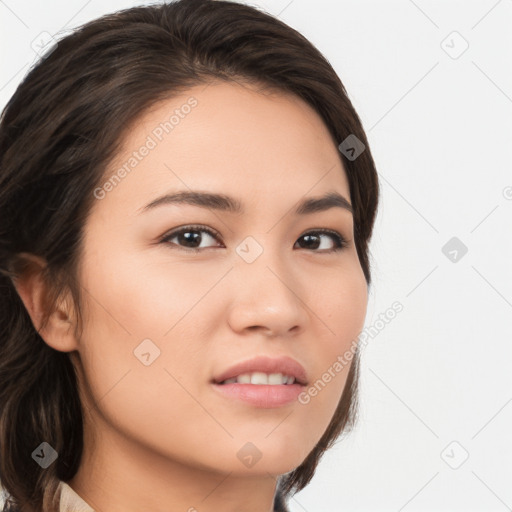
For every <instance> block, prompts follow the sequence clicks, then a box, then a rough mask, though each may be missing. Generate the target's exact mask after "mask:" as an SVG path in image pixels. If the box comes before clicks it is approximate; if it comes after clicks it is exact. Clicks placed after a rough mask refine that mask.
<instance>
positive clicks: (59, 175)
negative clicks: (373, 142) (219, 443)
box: [0, 0, 379, 511]
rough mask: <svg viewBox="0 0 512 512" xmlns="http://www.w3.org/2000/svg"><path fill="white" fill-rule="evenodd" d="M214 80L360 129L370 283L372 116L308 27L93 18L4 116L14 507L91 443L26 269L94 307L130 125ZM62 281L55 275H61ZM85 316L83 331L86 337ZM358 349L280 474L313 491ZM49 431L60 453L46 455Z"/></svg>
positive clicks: (4, 264)
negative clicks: (107, 197) (108, 183)
mask: <svg viewBox="0 0 512 512" xmlns="http://www.w3.org/2000/svg"><path fill="white" fill-rule="evenodd" d="M214 80H226V81H229V80H242V81H248V82H253V83H258V84H264V85H265V86H266V87H269V88H273V89H277V90H280V91H285V92H289V93H293V94H295V95H296V96H298V97H300V98H302V99H303V100H304V101H306V102H307V103H308V104H310V105H311V106H312V107H313V108H314V109H315V110H316V112H318V114H319V115H320V116H321V118H322V119H323V120H324V122H325V124H326V126H327V127H328V129H329V132H330V133H331V135H332V137H333V139H334V140H335V141H337V142H338V144H339V143H341V142H342V141H344V140H345V139H346V138H347V137H348V136H349V135H353V136H355V137H357V139H359V140H360V141H361V142H362V143H363V144H364V145H365V150H364V151H363V152H362V153H361V154H360V155H359V156H358V157H357V158H355V159H354V158H348V157H347V156H346V155H344V154H343V153H342V152H341V151H340V158H341V159H342V161H343V165H344V167H345V169H346V172H347V177H348V181H349V186H350V196H351V201H352V205H353V216H354V235H355V244H356V248H357V253H358V256H359V260H360V263H361V266H362V269H363V271H364V275H365V277H366V281H367V283H368V285H369V284H370V269H369V259H368V242H369V240H370V237H371V233H372V229H373V224H374V219H375V215H376V211H377V205H378V196H379V185H378V177H377V172H376V169H375V164H374V161H373V159H372V156H371V153H370V149H369V146H368V141H367V139H366V135H365V133H364V131H363V127H362V125H361V121H360V119H359V117H358V115H357V113H356V111H355V110H354V108H353V106H352V104H351V102H350V100H349V98H348V96H347V94H346V91H345V88H344V86H343V84H342V82H341V81H340V79H339V77H338V76H337V75H336V73H335V71H334V70H333V68H332V67H331V65H330V64H329V62H328V61H327V60H326V59H325V57H323V56H322V54H321V53H320V52H319V51H318V50H317V49H316V48H315V47H314V46H313V45H312V44H311V43H310V42H309V41H308V40H307V39H306V38H304V37H303V36H302V35H301V34H300V33H298V32H297V31H295V30H294V29H292V28H290V27H289V26H288V25H286V24H285V23H283V22H281V21H280V20H278V19H277V18H275V17H273V16H271V15H269V14H267V13H265V12H263V11H260V10H257V9H256V8H253V7H250V6H247V5H243V4H239V3H235V2H232V1H221V0H178V1H175V2H172V3H167V4H162V5H154V6H146V7H134V8H130V9H125V10H123V11H119V12H116V13H113V14H110V15H106V16H103V17H101V18H99V19H97V20H94V21H91V22H89V23H87V24H85V25H83V26H81V27H79V28H78V29H76V30H74V31H73V33H71V34H70V35H68V36H66V37H64V38H62V39H61V40H59V41H58V43H57V45H56V47H55V48H54V49H53V51H50V52H49V53H47V54H46V55H45V56H43V58H42V59H41V61H40V62H38V63H37V65H35V66H34V67H33V68H32V69H31V70H30V72H29V73H28V74H27V76H26V77H25V78H24V80H23V81H22V83H21V84H20V85H19V86H18V88H17V90H16V92H15V93H14V95H13V96H12V98H11V99H10V101H9V102H8V104H7V106H6V107H5V109H4V111H3V113H2V118H1V120H0V288H1V290H2V292H1V294H0V379H1V386H0V481H1V483H2V485H3V487H4V488H5V490H6V491H7V492H8V501H7V502H6V508H5V510H7V507H8V506H10V505H14V506H16V507H19V510H27V511H31V510H44V511H56V510H58V508H57V507H58V503H57V502H58V499H57V497H56V490H57V486H58V484H59V480H63V481H68V480H70V479H71V478H72V477H73V476H74V474H75V473H76V471H77V469H78V466H79V464H80V460H81V456H82V449H83V439H82V436H83V419H82V409H81V403H80V399H79V395H78V388H77V378H76V374H75V371H74V367H73V365H72V363H71V361H70V358H69V354H68V353H62V352H59V351H56V350H54V349H52V348H51V347H49V346H48V345H47V344H46V343H45V342H44V340H43V339H42V338H41V336H40V335H39V333H38V331H37V330H36V329H35V327H34V325H33V323H32V321H31V318H30V316H29V314H28V312H27V310H26V309H25V307H24V304H23V302H22V301H21V299H20V297H19V295H18V294H17V292H16V289H15V287H14V285H13V279H14V278H15V277H16V276H18V275H21V274H22V273H23V272H27V271H30V266H29V265H28V263H27V259H25V258H24V257H23V255H24V254H33V255H37V256H39V257H40V258H42V259H43V260H44V261H45V262H46V267H45V268H44V271H43V274H42V275H43V278H44V279H45V282H46V283H47V284H48V289H49V295H48V297H47V305H48V310H47V314H46V316H45V318H44V319H43V324H44V323H45V322H46V321H47V319H48V316H49V313H50V311H51V310H52V309H53V307H54V305H55V304H56V301H57V300H58V299H59V298H60V297H61V296H62V294H63V293H64V292H65V291H66V290H69V291H70V293H71V295H72V298H73V300H74V303H75V304H76V305H77V307H76V309H75V310H76V311H77V312H78V317H79V318H80V304H81V294H80V291H81V288H80V283H79V282H77V278H76V276H77V273H76V270H77V268H78V267H77V265H78V262H79V258H80V255H81V251H82V249H83V247H82V230H83V227H84V225H85V222H86V219H87V215H88V212H89V210H90V208H91V206H92V204H93V201H94V200H95V198H94V195H93V191H94V189H95V188H96V187H98V186H100V185H101V183H102V182H103V180H104V175H105V172H106V168H107V166H108V164H109V163H110V162H111V161H112V159H113V157H114V156H115V155H116V153H117V152H118V150H119V149H120V144H121V141H122V138H123V135H124V134H125V133H126V129H127V127H128V126H129V125H130V123H133V122H136V121H137V119H138V117H139V116H140V115H141V114H142V113H143V112H144V111H146V109H148V108H149V107H150V106H152V105H153V104H155V103H156V102H157V101H160V100H162V99H166V98H169V97H172V95H175V94H177V93H182V92H184V91H186V90H187V88H189V87H191V86H194V85H198V84H203V83H204V84H207V83H209V82H211V81H214ZM50 285H51V286H50ZM78 325H81V321H80V320H79V321H78V324H77V329H76V331H77V332H76V334H77V336H78V335H79V331H80V329H79V328H78ZM358 363H359V362H358V352H357V353H356V357H354V359H353V363H352V365H351V368H350V371H349V375H348V378H347V381H346V385H345V389H344V391H343V394H342V397H341V400H340V402H339V404H338V407H337V409H336V411H335V414H334V416H333V418H332V421H331V423H330V424H329V426H328V427H327V429H326V431H325V433H324V434H323V436H322V438H321V439H320V441H319V442H318V444H317V445H316V446H315V447H314V449H313V450H312V451H311V452H310V453H309V455H308V456H307V457H306V458H305V460H304V461H303V462H302V463H301V465H300V466H298V467H297V468H296V469H294V470H293V471H291V472H289V473H287V474H286V475H282V476H281V477H280V479H279V486H278V489H279V492H280V493H283V494H284V495H288V494H290V493H292V492H297V491H299V490H301V489H303V488H304V487H305V486H306V485H307V484H308V483H309V481H310V480H311V478H312V477H313V475H314V472H315V469H316V467H317V464H318V462H319V460H320V458H321V456H322V455H323V453H324V451H325V450H326V449H327V448H329V447H330V446H332V445H333V443H334V442H335V440H336V439H337V438H338V436H339V435H340V434H341V433H342V432H343V431H346V430H348V429H350V428H351V427H352V426H353V425H354V422H355V416H356V412H357V383H358V367H359V366H358ZM43 441H44V442H47V443H48V444H50V445H51V446H52V447H53V449H54V450H56V452H57V453H58V458H57V459H56V461H55V462H54V463H53V464H51V465H50V466H49V467H47V468H46V469H43V468H41V467H40V466H39V465H38V464H36V463H35V461H34V460H33V458H32V453H33V451H34V450H35V449H36V448H37V447H38V446H39V445H40V444H41V443H42V442H43Z"/></svg>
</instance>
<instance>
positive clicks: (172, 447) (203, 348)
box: [17, 82, 368, 512]
mask: <svg viewBox="0 0 512 512" xmlns="http://www.w3.org/2000/svg"><path fill="white" fill-rule="evenodd" d="M190 96H194V97H195V98H196V99H197V100H198V105H197V106H196V107H195V108H193V109H192V111H191V112H190V114H189V115H188V116H186V117H184V119H181V120H180V123H179V125H177V126H176V127H175V128H174V129H173V131H172V132H171V133H169V134H167V135H166V136H165V137H164V139H163V140H162V142H160V143H159V144H158V145H157V147H156V148H154V149H152V150H151V151H150V152H149V154H148V155H147V156H146V157H145V158H144V159H143V160H142V161H141V162H139V163H138V165H137V166H136V168H135V169H134V170H132V171H131V172H130V174H128V175H127V176H126V177H125V178H124V179H123V180H122V181H121V183H119V184H118V185H117V186H116V187H114V189H113V190H111V191H110V192H108V193H107V194H106V195H105V197H104V198H103V199H101V200H97V201H95V204H94V207H93V209H92V211H91V213H90V216H89V218H88V220H87V223H86V225H85V238H84V253H83V255H82V259H81V266H80V273H79V278H80V282H81V284H82V286H83V293H84V301H85V302H84V305H83V310H82V312H83V315H84V318H85V324H84V330H83V335H82V336H81V338H80V339H77V338H76V337H75V336H74V334H73V329H71V328H70V327H71V326H72V323H73V321H74V320H73V318H74V313H73V308H72V305H71V303H70V302H69V301H62V302H61V303H60V304H59V307H58V308H57V309H56V310H55V312H54V313H53V314H52V316H51V317H50V321H49V323H48V326H47V327H46V328H45V329H43V330H42V331H41V335H42V337H43V339H44V340H45V342H46V343H48V344H49V345H50V346H52V347H53V348H54V349H56V350H60V351H63V352H70V356H71V358H72V361H73V363H74V364H75V365H76V368H77V371H78V374H79V380H80V394H81V398H82V402H83V403H84V406H85V409H86V411H87V414H86V417H85V438H84V455H83V458H82V461H81V465H80V468H79V471H78V473H77V474H76V476H75V477H74V478H73V479H72V480H71V481H70V482H68V483H69V485H71V487H72V488H73V489H74V490H75V491H76V492H77V493H78V494H79V495H80V496H81V497H82V498H83V499H85V500H86V501H87V502H88V503H89V504H90V505H91V506H92V507H93V508H95V510H97V511H104V512H107V511H108V512H121V511H123V512H131V511H134V512H135V511H140V510H153V511H155V512H160V511H161V512H164V511H165V512H168V511H169V510H175V511H178V510H182V511H189V512H192V511H195V510H197V511H199V512H214V511H219V510H222V511H223V512H235V511H236V512H240V511H241V510H243V511H244V512H269V511H271V510H272V503H273V499H274V494H275V489H276V478H277V476H278V475H280V474H284V473H287V472H289V471H292V470H293V469H295V468H296V467H297V466H298V465H300V464H301V463H302V461H303V460H304V459H305V457H306V456H307V455H308V454H309V453H310V452H311V450H312V449H313V448H314V446H315V444H316V443H317V442H318V440H319V439H320V437H321V436H322V434H323V433H324V431H325V429H326V428H327V426H328V424H329V422H330V420H331V418H332V416H333V413H334V411H335V408H336V406H337V404H338V402H339V399H340V397H341V394H342V391H343V388H344V385H345V381H346V377H347V375H348V371H349V366H346V367H345V368H344V369H343V371H341V372H340V373H338V374H337V375H336V377H335V378H333V379H331V381H330V382H329V383H328V384H327V385H326V386H325V387H324V388H323V390H322V391H321V392H319V393H318V395H317V396H315V397H314V398H311V400H310V401H309V403H308V404H306V405H304V404H300V403H299V402H294V403H292V404H290V405H286V406H283V407H278V408H269V409H265V408H257V407H254V406H251V405H249V404H247V403H245V402H239V401H234V400H232V399H227V398H224V397H222V396H219V395H218V393H216V392H215V391H214V390H213V389H212V386H211V384H210V381H211V379H212V378H213V376H215V375H216V374H218V373H219V372H221V371H224V370H225V369H227V368H228V367H229V366H231V365H232V364H234V363H237V362H239V361H243V360H245V359H249V358H251V357H253V356H255V355H269V356H271V357H277V356H281V355H288V356H291V357H292V358H294V359H296V360H297V361H298V362H299V363H301V364H302V365H303V366H304V368H305V369H306V372H307V374H308V377H309V383H310V385H312V384H313V383H314V382H315V381H316V380H317V379H320V378H321V376H322V374H323V373H324V372H326V371H327V370H328V368H330V367H332V365H333V363H334V362H335V361H336V358H337V357H338V356H339V355H341V354H343V353H344V352H345V351H346V350H348V349H349V347H350V344H351V342H352V341H353V340H354V339H355V338H356V337H357V336H358V334H359V333H360V332H361V329H362V328H363V324H364V318H365V315H366V308H367V301H368V295H367V284H366V281H365V278H364V274H363V271H362V268H361V266H360V263H359V259H358V256H357V252H356V247H355V244H354V234H353V218H352V214H351V213H350V212H349V211H348V210H345V209H342V208H331V209H329V210H327V211H323V212H317V213H313V214H310V215H304V216H296V215H294V214H293V213H292V210H293V207H294V206H295V204H296V203H297V202H298V201H299V200H301V199H303V198H304V197H313V196H315V197H316V196H320V195H323V194H325V193H327V192H330V191H337V192H339V193H340V194H341V195H343V196H344V197H345V198H347V200H348V201H350V193H349V186H348V181H347V178H346V174H345V170H344V168H343V164H342V161H341V158H340V155H339V152H338V149H337V144H336V141H334V140H333V138H332V137H331V135H330V134H329V132H328V130H327V128H326V126H325V124H324V123H323V121H322V119H321V118H320V117H319V115H318V114H317V113H316V112H315V111H314V110H313V109H312V108H311V107H309V106H308V105H307V104H306V103H305V102H303V101H302V100H300V99H299V98H297V97H295V96H292V95H288V94H286V93H283V92H273V93H270V92H269V91H265V92H263V90H261V89H258V88H257V87H256V86H250V85H248V84H246V85H241V84H238V83H226V82H223V83H213V84H211V85H209V86H208V87H206V88H205V86H204V85H201V86H197V87H193V88H191V89H190V90H189V91H187V92H186V93H185V94H183V95H180V96H177V97H175V98H173V99H170V100H165V101H162V102H160V103H158V104H157V105H156V106H154V107H153V108H152V109H151V110H150V111H146V112H145V113H144V115H143V116H142V117H141V118H140V119H138V120H137V122H136V123H135V124H134V125H133V127H132V128H131V129H130V130H129V131H128V136H127V138H126V139H125V141H124V144H123V150H122V151H121V152H120V153H119V155H118V157H117V158H116V160H115V161H114V162H112V164H111V165H110V166H109V169H108V172H107V173H106V176H107V178H108V177H110V176H112V174H114V173H115V171H116V170H117V169H118V168H119V167H120V166H122V165H123V163H124V162H126V161H127V160H128V158H129V157H130V155H131V153H132V152H133V151H135V150H137V149H138V148H140V147H141V146H142V145H143V144H144V142H145V140H146V139H147V136H148V135H149V134H151V132H152V130H154V128H155V127H156V126H158V125H159V123H161V122H162V121H163V120H166V119H168V118H169V115H170V113H172V111H173V110H174V109H175V108H179V107H180V106H181V105H183V104H185V103H186V101H187V99H188V98H189V97H190ZM189 189H194V190H206V191H210V192H212V191H213V192H220V193H224V194H228V195H230V196H233V197H235V198H237V199H239V200H240V201H241V202H242V203H243V205H244V207H245V213H243V214H234V213H227V212H221V211H214V210H209V209H206V208H200V207H198V206H192V205H183V204H181V205H165V206H161V207H157V208H155V209H151V210H150V211H148V212H146V213H140V209H141V208H142V207H143V206H145V205H146V204H148V203H149V202H151V201H152V200H154V199H155V198H157V197H159V196H160V195H162V194H164V193H170V192H175V191H182V190H189ZM188 224H201V225H204V226H206V227H209V228H211V229H213V230H214V231H216V232H218V233H219V235H220V236H219V239H218V240H216V239H215V238H212V237H210V236H209V235H208V234H207V233H204V232H202V231H200V232H199V233H200V234H201V235H202V241H201V246H200V247H201V249H200V251H201V252H194V251H193V250H192V249H187V246H186V245H183V244H184V242H183V240H181V242H180V240H179V239H178V238H177V237H174V238H173V239H172V240H173V242H170V241H167V242H163V243H160V242H159V240H160V239H161V238H162V237H163V236H164V235H165V234H168V233H169V232H170V231H171V230H172V229H174V228H177V227H181V226H185V225H188ZM315 228H328V229H331V230H335V231H337V232H339V233H340V234H341V235H342V236H343V237H344V238H345V239H346V241H347V244H348V245H347V247H345V248H344V249H342V250H340V251H335V252H332V251H331V252H329V250H330V249H332V248H333V247H335V240H334V239H333V238H332V237H331V236H329V235H320V238H319V241H318V245H317V246H314V245H313V246H308V245H307V244H306V243H304V239H303V235H304V234H306V233H308V232H312V231H314V229H315ZM194 232H196V231H194ZM248 236H251V237H253V238H254V239H255V240H257V242H258V243H259V244H260V246H261V247H262V248H263V253H262V254H261V255H260V256H259V257H258V258H257V259H256V260H255V261H254V262H252V263H251V264H248V263H247V262H246V261H244V259H242V258H241V257H240V256H239V255H238V253H237V252H236V248H237V246H239V244H240V243H241V242H242V241H243V240H244V239H245V238H246V237H248ZM179 243H181V248H180V246H178V245H177V244H179ZM173 244H174V245H173ZM301 244H302V245H301ZM189 247H190V245H189ZM310 247H312V248H310ZM34 276H35V277H34ZM42 286H43V285H42V284H41V282H40V281H39V280H38V279H37V274H32V275H31V276H28V277H27V278H26V279H24V280H20V282H19V283H18V284H17V288H18V292H19V293H20V296H21V297H22V299H23V300H24V302H25V305H26V306H27V309H28V310H29V312H30V314H31V317H32V319H33V321H34V324H35V325H38V321H39V318H40V314H41V313H40V312H41V309H42V307H43V305H44V300H43V296H44V295H43V293H42V292H43V290H42ZM148 338H149V339H151V340H152V342H153V343H154V344H155V345H156V346H157V347H158V348H159V350H160V356H159V357H157V358H156V359H155V360H154V361H153V362H152V363H151V364H150V365H149V366H146V365H144V364H142V363H141V361H140V360H139V359H138V358H137V357H135V355H134V350H135V349H136V348H137V346H139V344H140V343H141V342H142V340H144V339H148ZM247 442H251V443H253V444H254V445H255V446H256V447H257V448H258V450H259V451H260V452H261V454H262V457H261V459H260V460H259V461H258V462H257V463H256V464H255V465H253V466H252V467H246V466H245V465H244V464H242V463H241V461H240V460H239V458H238V457H237V452H238V451H239V450H240V449H241V448H242V447H243V446H244V445H245V443H247Z"/></svg>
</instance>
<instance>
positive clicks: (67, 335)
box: [13, 253, 78, 352]
mask: <svg viewBox="0 0 512 512" xmlns="http://www.w3.org/2000/svg"><path fill="white" fill-rule="evenodd" d="M19 256H20V257H21V259H22V260H23V261H24V262H25V265H24V269H23V271H22V272H21V274H20V275H18V276H17V277H16V278H15V279H13V284H14V287H15V288H16V291H17V293H18V295H19V296H20V298H21V300H22V301H23V304H24V305H25V308H26V310H27V312H28V314H29V315H30V318H31V320H32V324H33V325H34V328H35V329H36V331H38V332H39V335H40V336H41V337H42V338H43V340H44V341H45V342H46V344H47V345H49V346H50V347H52V348H54V349H55V350H59V351H61V352H69V351H72V350H77V349H78V344H77V341H76V339H75V335H74V330H73V321H72V319H73V317H74V316H73V309H72V307H71V301H70V300H69V294H67V295H66V298H65V299H61V300H60V301H58V303H57V304H56V305H55V307H54V310H53V311H51V313H50V316H49V318H48V322H47V324H46V325H45V326H42V322H43V316H44V313H45V311H46V310H47V309H48V308H49V307H50V304H49V303H48V297H49V294H48V292H49V290H48V289H47V287H46V285H45V283H44V280H43V277H42V271H43V269H44V268H45V267H46V262H45V261H44V260H43V259H42V258H40V257H39V256H35V255H33V254H28V253H22V254H20V255H19Z"/></svg>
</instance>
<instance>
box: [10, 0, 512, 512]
mask: <svg viewBox="0 0 512 512" xmlns="http://www.w3.org/2000/svg"><path fill="white" fill-rule="evenodd" d="M140 3H142V2H140ZM146 3H149V2H146ZM247 3H249V2H247ZM133 5H137V3H135V2H131V1H123V0H109V1H101V2H100V1H99V0H90V1H88V2H87V1H84V0H66V1H64V0H62V1H52V2H36V1H24V2H15V1H14V0H5V1H1V2H0V38H1V45H0V49H1V56H0V58H1V61H0V62H1V65H0V70H1V71H0V73H1V74H0V105H1V107H2V108H3V106H4V105H5V103H6V102H7V101H8V99H9V97H10V96H11V95H12V94H13V93H14V91H15V89H16V87H17V85H18V83H19V82H20V81H21V80H22V78H23V76H24V75H25V74H26V72H27V71H28V68H29V67H30V66H31V65H32V64H33V63H34V62H35V61H36V60H37V59H38V57H37V55H36V53H35V52H34V50H33V49H32V48H31V44H32V42H33V41H34V40H35V39H36V38H37V36H38V35H39V34H40V33H41V32H42V31H46V32H48V33H50V34H52V35H54V36H55V37H56V38H57V39H59V38H60V37H62V36H63V35H66V34H67V33H68V31H69V30H70V29H72V28H73V27H76V26H77V25H79V24H82V23H85V22H87V21H89V20H92V19H93V18H96V17H98V16H100V15H103V14H106V13H107V12H112V11H115V10H118V9H122V8H126V7H131V6H133ZM252 5H255V6H260V7H263V8H264V9H266V10H267V11H268V12H270V13H271V14H274V15H277V16H279V18H280V19H282V20H283V21H284V22H286V23H288V24H289V25H291V26H292V27H293V28H295V29H297V30H298V31H299V32H301V33H302V34H304V35H305V36H306V37H307V38H308V39H309V40H310V41H311V42H312V43H313V44H315V46H317V48H318V49H319V50H320V51H321V52H322V53H323V54H324V55H325V56H326V57H327V59H328V60H329V61H330V62H331V64H332V65H333V67H334V68H335V70H336V71H337V73H338V74H339V76H340V78H341V80H342V81H343V83H344V85H345V87H346V89H347V91H348V94H349V96H350V98H351V100H352V101H353V103H354V106H355V108H356V110H357V111H358V113H359V115H360V116H361V119H362V121H363V124H364V127H365V130H366V131H367V134H368V137H369V142H370V147H371V150H372V152H373V156H374V158H375V161H376V164H377V168H378V171H379V176H380V180H381V187H382V196H381V204H380V208H379V212H378V217H377V222H376V226H375V235H374V237H373V240H372V244H371V253H372V269H373V276H372V277H373V285H372V288H371V296H370V306H369V310H368V315H367V320H366V325H367V326H369V325H372V324H373V323H374V322H375V321H376V320H377V318H378V315H379V313H381V312H384V311H386V310H387V309H388V308H389V307H390V306H391V304H392V303H393V302H394V301H397V300H398V301H400V302H401V303H402V304H403V307H404V309H403V311H402V312H401V313H399V314H398V315H397V316H396V318H395V319H394V320H392V321H391V322H390V323H388V324H387V325H386V326H385V328H384V329H381V330H380V332H379V333H378V335H377V336H374V337H373V338H372V339H371V340H370V342H369V343H368V345H367V346H366V348H365V350H364V352H363V354H362V367H361V406H360V413H361V414H360V420H359V424H358V427H357V428H356V430H355V431H354V432H353V433H352V434H351V435H349V436H348V437H346V438H343V439H342V440H341V441H340V442H339V443H338V444H337V446H336V447H335V448H333V449H332V450H331V451H329V452H327V453H326V454H325V456H324V458H323V459H322V462H321V464H320V466H319V468H318V471H317V473H316V475H315V477H314V479H313V481H312V482H311V484H310V485H309V486H308V487H307V488H306V489H304V490H303V491H302V492H300V493H298V494H297V495H296V496H295V497H294V498H292V499H291V501H290V508H291V510H292V511H293V512H299V511H300V512H302V511H308V512H321V511H337V510H343V511H370V510H372V511H373V510H375V511H396V512H399V511H402V510H404V511H405V512H413V511H465V512H468V511H497V512H499V511H505V510H511V507H512V486H511V477H512V436H511V434H510V433H511V431H512V430H511V427H512V386H511V384H512V376H511V371H510V368H509V366H510V363H511V362H512V357H511V356H512V345H511V343H510V341H511V334H510V331H511V325H512V323H511V320H512V222H511V221H512V171H511V169H512V167H511V162H512V30H510V29H511V27H512V0H500V1H496V0H485V1H484V0H481V1H474V0H473V1H468V0H464V1H462V0H460V1H446V0H445V1H441V0H438V1H427V0H415V1H412V0H393V1H383V0H380V1H379V0H350V1H348V0H342V1H334V0H330V1H329V0H315V1H312V0H292V1H291V2H290V1H289V0H269V1H266V2H261V1H255V2H252ZM454 31H456V32H458V34H459V35H457V34H452V33H453V32H454ZM462 38H463V39H462ZM464 40H466V41H467V43H468V44H469V47H468V48H467V50H466V51H464V52H463V53H462V54H460V55H459V53H460V52H461V51H462V50H463V49H464ZM443 41H444V42H443ZM447 52H448V53H447ZM449 53H451V56H450V54H449ZM454 57H456V58H454ZM452 237H457V238H458V239H459V240H460V241H461V242H463V243H464V244H465V246H467V248H468V252H467V254H465V255H464V256H462V257H461V252H460V251H459V252H458V253H457V261H455V262H454V261H451V260H450V259H449V258H448V257H447V256H445V254H444V253H443V252H442V248H443V246H444V245H445V244H446V243H447V242H448V241H449V240H450V239H451V238H452ZM451 257H454V253H452V256H451ZM454 442H455V443H454ZM442 454H444V455H442ZM466 456H467V457H468V458H467V460H465V461H464V458H465V457H466ZM463 461H464V462H463ZM459 465H460V467H458V468H457V469H455V467H456V466H459Z"/></svg>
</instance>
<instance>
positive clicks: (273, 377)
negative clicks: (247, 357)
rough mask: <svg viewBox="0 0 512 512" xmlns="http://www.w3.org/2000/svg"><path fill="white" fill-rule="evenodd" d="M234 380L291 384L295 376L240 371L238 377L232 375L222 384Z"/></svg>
mask: <svg viewBox="0 0 512 512" xmlns="http://www.w3.org/2000/svg"><path fill="white" fill-rule="evenodd" d="M235 382H237V383H238V384H258V385H261V384H270V385H279V384H293V383H294V382H295V377H291V376H289V375H283V374H282V373H271V374H268V375H267V374H266V373H263V372H253V373H242V374H241V375H238V377H232V378H231V379H227V380H225V381H224V382H223V384H234V383H235Z"/></svg>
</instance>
